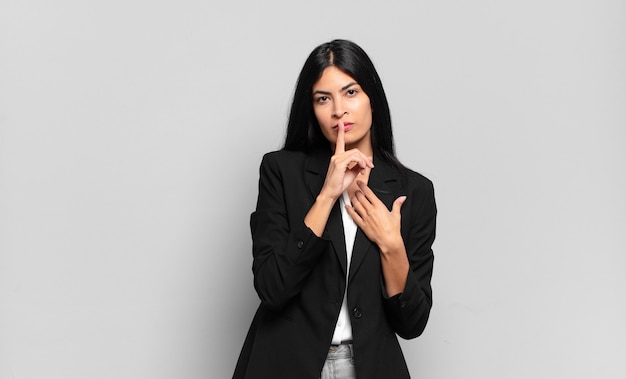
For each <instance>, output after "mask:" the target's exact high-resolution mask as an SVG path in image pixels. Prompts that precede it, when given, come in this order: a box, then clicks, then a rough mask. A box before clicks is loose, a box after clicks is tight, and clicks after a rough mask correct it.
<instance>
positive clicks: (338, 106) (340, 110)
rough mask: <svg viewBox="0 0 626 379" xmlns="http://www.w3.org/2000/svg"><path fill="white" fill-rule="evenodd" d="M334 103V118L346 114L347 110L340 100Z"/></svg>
mask: <svg viewBox="0 0 626 379" xmlns="http://www.w3.org/2000/svg"><path fill="white" fill-rule="evenodd" d="M334 104H335V107H334V109H333V117H334V118H337V119H339V118H342V117H343V116H344V115H346V114H348V111H347V110H346V108H345V107H344V105H343V103H342V102H341V101H336V102H335V103H334Z"/></svg>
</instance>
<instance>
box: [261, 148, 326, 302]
mask: <svg viewBox="0 0 626 379" xmlns="http://www.w3.org/2000/svg"><path fill="white" fill-rule="evenodd" d="M280 158H281V157H280V156H278V155H276V154H272V153H269V154H266V155H265V156H264V157H263V160H262V162H261V166H260V172H259V194H258V199H257V207H256V210H255V212H253V213H252V215H251V216H250V230H251V233H252V254H253V264H252V271H253V274H254V288H255V290H256V292H257V294H258V296H259V298H260V299H261V302H262V303H263V304H265V305H266V306H268V307H270V308H272V309H280V308H282V307H283V306H285V304H286V303H287V302H289V300H291V299H292V298H293V297H294V296H296V295H297V294H299V293H300V291H301V289H302V287H303V285H304V283H305V282H306V279H307V277H308V275H309V273H310V272H311V271H312V269H313V268H314V267H315V265H316V263H317V261H318V259H319V258H320V256H321V255H322V254H323V252H324V251H325V250H326V249H327V248H328V247H329V246H328V245H329V244H330V241H328V240H325V239H322V238H319V237H317V236H316V235H315V234H314V233H313V231H312V230H311V229H309V228H308V227H307V226H306V225H305V224H304V214H302V215H300V214H299V213H303V212H304V211H305V210H304V209H302V210H300V211H297V210H295V209H290V207H289V206H288V199H287V196H286V195H287V194H286V191H288V188H289V186H288V185H287V183H285V181H286V180H296V179H294V176H297V177H299V176H298V175H297V174H296V173H289V172H284V171H285V170H284V166H285V164H281V161H280ZM283 163H284V162H283ZM281 166H283V167H282V169H281ZM298 200H299V203H300V206H302V199H301V198H300V199H298Z"/></svg>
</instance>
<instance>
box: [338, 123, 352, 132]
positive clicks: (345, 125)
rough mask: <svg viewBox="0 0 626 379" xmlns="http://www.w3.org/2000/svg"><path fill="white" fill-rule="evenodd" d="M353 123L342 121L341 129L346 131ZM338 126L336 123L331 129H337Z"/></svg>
mask: <svg viewBox="0 0 626 379" xmlns="http://www.w3.org/2000/svg"><path fill="white" fill-rule="evenodd" d="M353 125H354V124H353V123H351V122H344V123H343V130H344V131H346V132H347V131H348V130H350V129H352V126H353ZM338 126H339V125H338V124H337V125H334V126H333V130H334V131H337V128H338Z"/></svg>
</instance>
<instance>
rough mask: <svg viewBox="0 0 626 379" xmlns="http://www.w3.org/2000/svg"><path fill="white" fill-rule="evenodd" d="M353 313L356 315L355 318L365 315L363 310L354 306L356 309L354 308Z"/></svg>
mask: <svg viewBox="0 0 626 379" xmlns="http://www.w3.org/2000/svg"><path fill="white" fill-rule="evenodd" d="M352 315H353V316H354V318H361V316H363V313H361V310H360V309H359V308H357V307H354V309H353V310H352Z"/></svg>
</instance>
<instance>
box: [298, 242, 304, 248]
mask: <svg viewBox="0 0 626 379" xmlns="http://www.w3.org/2000/svg"><path fill="white" fill-rule="evenodd" d="M302 246H304V242H302V241H298V249H302Z"/></svg>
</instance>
